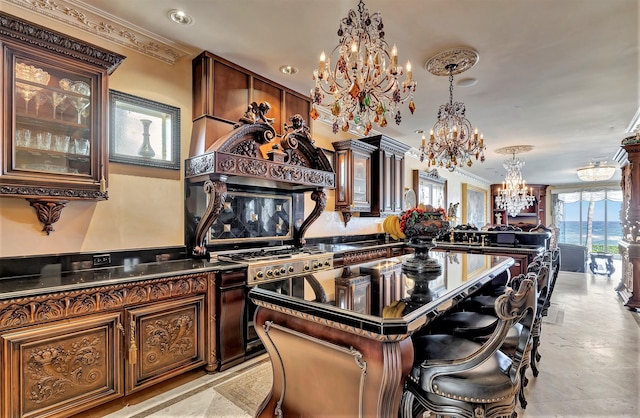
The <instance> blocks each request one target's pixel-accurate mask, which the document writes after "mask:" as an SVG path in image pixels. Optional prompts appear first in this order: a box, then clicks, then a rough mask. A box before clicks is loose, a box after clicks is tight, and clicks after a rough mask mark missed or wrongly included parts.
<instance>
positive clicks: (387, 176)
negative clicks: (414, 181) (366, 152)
mask: <svg viewBox="0 0 640 418" xmlns="http://www.w3.org/2000/svg"><path fill="white" fill-rule="evenodd" d="M360 140H361V141H363V142H366V143H367V144H371V145H373V146H375V147H376V149H375V151H374V152H373V154H372V170H373V173H375V175H372V176H371V210H369V211H367V212H365V213H362V214H361V215H362V216H376V217H379V216H386V215H390V214H393V213H398V212H401V211H402V210H403V209H404V208H403V206H402V205H403V197H404V155H405V153H406V152H407V151H409V149H410V148H411V147H409V146H408V145H406V144H403V143H402V142H400V141H397V140H395V139H393V138H389V137H388V136H384V135H375V136H370V137H366V138H362V139H360Z"/></svg>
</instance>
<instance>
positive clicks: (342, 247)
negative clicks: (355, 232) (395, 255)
mask: <svg viewBox="0 0 640 418" xmlns="http://www.w3.org/2000/svg"><path fill="white" fill-rule="evenodd" d="M405 244H406V243H405V242H402V241H394V242H387V243H385V242H380V241H376V240H367V241H353V242H345V243H316V244H311V245H308V246H307V247H309V248H313V249H317V250H319V251H327V252H331V253H334V254H336V253H338V254H339V253H346V252H349V251H363V250H367V249H369V248H385V247H402V246H404V245H405Z"/></svg>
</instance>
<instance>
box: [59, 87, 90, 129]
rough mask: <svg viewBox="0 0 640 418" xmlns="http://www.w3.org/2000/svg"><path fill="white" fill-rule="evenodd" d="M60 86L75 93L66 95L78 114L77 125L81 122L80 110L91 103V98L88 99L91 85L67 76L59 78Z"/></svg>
mask: <svg viewBox="0 0 640 418" xmlns="http://www.w3.org/2000/svg"><path fill="white" fill-rule="evenodd" d="M60 87H62V89H63V90H66V91H68V92H71V93H75V94H72V95H68V99H69V101H70V102H71V105H72V106H73V107H74V108H75V109H76V112H77V114H78V125H79V124H81V123H82V111H83V110H85V109H86V108H87V107H88V106H89V105H90V104H91V100H90V99H89V96H90V95H91V87H90V86H89V85H88V84H87V83H85V82H84V81H72V80H69V79H68V78H63V79H62V80H60Z"/></svg>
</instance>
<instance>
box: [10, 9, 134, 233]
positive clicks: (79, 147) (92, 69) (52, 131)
mask: <svg viewBox="0 0 640 418" xmlns="http://www.w3.org/2000/svg"><path fill="white" fill-rule="evenodd" d="M0 43H1V46H2V52H3V61H2V84H3V89H2V90H3V93H2V94H3V100H2V106H3V108H4V110H3V118H2V124H3V126H2V135H3V138H2V140H3V147H2V174H1V176H0V197H20V198H26V199H28V200H29V202H30V203H31V205H32V206H33V207H34V208H35V209H36V213H37V215H38V218H39V220H40V221H41V222H42V223H43V224H44V226H45V228H44V229H43V231H45V232H47V233H49V232H51V231H52V230H53V228H52V226H51V224H52V223H53V222H55V221H56V220H57V219H58V218H59V215H60V211H61V209H62V208H63V207H64V205H65V204H66V203H67V202H68V201H70V200H80V199H91V200H104V199H107V198H108V194H107V182H108V175H107V165H106V161H107V155H106V143H107V136H106V126H107V107H106V106H107V103H108V97H107V92H108V84H107V80H108V75H109V74H111V72H113V71H114V70H115V69H116V67H117V66H118V65H119V64H120V62H121V61H122V60H123V59H124V57H123V56H121V55H117V54H114V53H112V52H109V51H106V50H103V49H101V48H98V47H96V46H93V45H90V44H87V43H86V42H84V41H80V40H77V39H75V38H71V37H69V36H67V35H64V34H61V33H57V32H52V31H50V30H49V29H46V28H43V27H40V26H37V25H34V24H31V23H29V22H25V21H22V20H20V19H18V18H16V17H13V16H10V15H6V14H2V13H0Z"/></svg>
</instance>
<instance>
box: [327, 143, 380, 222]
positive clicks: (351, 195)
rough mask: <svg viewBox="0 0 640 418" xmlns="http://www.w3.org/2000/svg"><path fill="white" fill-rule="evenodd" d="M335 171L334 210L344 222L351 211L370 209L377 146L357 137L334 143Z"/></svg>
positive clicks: (349, 216)
mask: <svg viewBox="0 0 640 418" xmlns="http://www.w3.org/2000/svg"><path fill="white" fill-rule="evenodd" d="M333 148H334V149H335V152H336V153H335V162H334V167H335V171H336V197H335V207H336V211H338V212H341V213H342V217H343V219H344V223H345V225H346V224H347V223H348V222H349V220H350V219H351V215H352V213H353V212H370V211H371V205H372V190H371V169H372V161H371V159H372V157H371V155H372V153H373V152H374V151H375V150H376V147H375V146H373V145H371V144H367V143H366V142H362V141H360V140H357V139H347V140H345V141H336V142H334V143H333Z"/></svg>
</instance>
